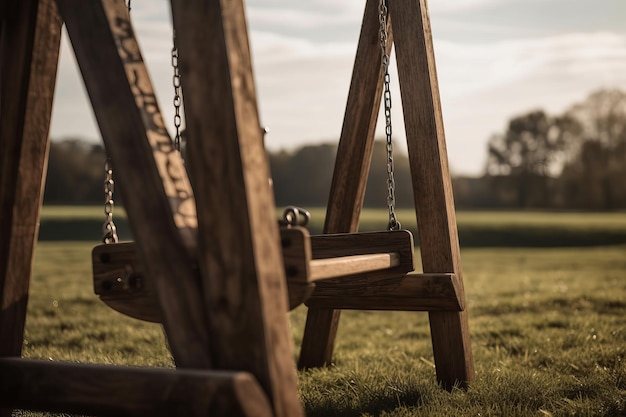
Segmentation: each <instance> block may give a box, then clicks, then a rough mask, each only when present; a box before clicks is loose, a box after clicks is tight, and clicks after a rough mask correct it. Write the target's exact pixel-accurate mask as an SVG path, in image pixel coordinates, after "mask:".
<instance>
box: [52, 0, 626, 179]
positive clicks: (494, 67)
mask: <svg viewBox="0 0 626 417" xmlns="http://www.w3.org/2000/svg"><path fill="white" fill-rule="evenodd" d="M246 4H247V14H248V23H249V25H250V38H251V45H252V53H253V65H254V67H255V76H256V82H257V90H258V96H259V109H260V113H261V120H262V122H263V124H264V125H266V126H268V127H269V128H270V134H269V135H268V137H267V138H266V142H267V146H268V147H269V148H270V149H272V150H276V149H283V148H284V149H293V148H295V147H298V146H300V145H302V144H306V143H315V142H320V141H324V142H329V141H337V139H338V137H339V133H340V131H341V124H342V120H343V113H344V110H345V102H346V98H347V94H348V87H349V84H350V76H351V72H352V64H353V60H354V54H355V51H356V44H357V40H358V35H359V27H360V24H361V19H362V15H363V8H364V0H265V1H264V0H249V1H247V3H246ZM429 8H430V15H431V22H432V30H433V36H434V46H435V54H436V61H437V71H438V76H439V85H440V91H441V99H442V108H443V117H444V123H445V130H446V138H447V144H448V146H447V147H448V154H449V159H450V165H451V168H452V170H453V172H454V173H459V174H473V175H477V174H480V173H481V172H482V169H483V166H484V163H485V154H486V150H485V149H486V148H485V145H486V142H487V140H488V139H489V137H490V135H492V134H494V133H497V132H501V131H503V130H504V129H505V127H506V123H507V121H508V120H509V118H511V117H512V116H515V115H519V114H524V113H526V112H528V111H531V110H534V109H538V108H541V109H545V110H546V111H548V112H550V113H552V114H558V113H560V112H562V111H564V110H565V109H567V108H568V107H569V106H570V105H572V104H574V103H576V102H579V101H581V100H583V99H584V98H585V97H586V96H587V95H588V94H589V93H590V92H591V91H594V90H597V89H600V88H620V89H624V90H626V29H625V28H626V24H625V23H624V22H626V1H624V0H593V1H589V0H584V1H583V0H431V1H430V2H429ZM131 18H132V21H133V24H134V26H135V30H136V32H137V36H138V37H139V41H140V44H141V47H142V52H143V55H144V59H145V60H146V62H147V65H148V68H149V71H150V74H151V76H152V80H153V83H154V85H155V88H156V89H157V94H158V96H159V99H160V103H161V110H162V112H163V114H164V116H165V118H166V119H167V120H168V121H169V125H170V126H172V125H173V123H172V122H171V119H172V117H173V112H174V111H173V108H172V104H171V103H172V96H173V92H172V87H171V85H172V83H171V78H172V69H171V67H170V51H171V45H172V40H171V23H170V10H169V2H167V1H166V0H132V13H131ZM60 61H61V62H60V66H59V73H58V81H57V90H56V97H55V104H54V109H53V119H52V128H51V136H52V137H53V138H55V139H60V138H64V137H84V138H87V139H90V140H94V141H97V140H100V139H99V132H98V129H97V125H96V123H95V119H94V117H93V112H92V110H91V107H90V106H89V104H88V101H87V98H86V96H85V93H84V86H83V83H82V80H81V79H80V77H79V75H78V72H77V69H76V63H75V59H74V54H73V53H72V51H71V48H70V47H69V42H68V41H67V39H64V41H63V44H62V50H61V59H60ZM393 70H394V71H393V73H392V83H394V88H393V90H392V94H393V96H394V97H395V99H394V101H393V103H394V108H393V123H394V134H395V141H396V143H397V146H398V147H400V148H404V149H406V145H405V136H404V127H403V125H402V113H401V111H402V110H401V103H400V94H399V91H398V90H397V77H395V74H394V73H395V67H394V68H393ZM379 125H381V123H379ZM379 132H381V134H380V136H381V137H382V130H380V129H379Z"/></svg>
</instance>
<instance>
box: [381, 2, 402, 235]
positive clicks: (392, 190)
mask: <svg viewBox="0 0 626 417" xmlns="http://www.w3.org/2000/svg"><path fill="white" fill-rule="evenodd" d="M388 16H389V11H388V9H387V2H386V0H380V4H379V7H378V21H379V23H380V49H381V65H382V72H383V74H384V78H383V83H384V93H383V102H384V108H385V137H386V139H387V208H388V209H389V224H388V226H387V229H388V230H400V227H401V225H400V222H399V221H398V219H397V218H396V209H395V206H396V181H395V179H394V175H393V168H394V167H393V165H394V164H393V140H392V138H391V134H392V128H391V88H390V84H391V79H390V76H389V54H388V53H387V43H388V35H387V18H388Z"/></svg>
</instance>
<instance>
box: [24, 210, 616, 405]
mask: <svg viewBox="0 0 626 417" xmlns="http://www.w3.org/2000/svg"><path fill="white" fill-rule="evenodd" d="M61 214H62V213H61ZM374 214H376V215H377V216H378V214H379V213H374ZM57 215H60V214H57ZM365 215H366V216H367V215H369V213H365ZM498 216H501V217H498ZM507 216H508V217H507ZM550 216H551V214H544V213H537V214H534V213H524V214H522V215H520V216H519V217H516V216H515V214H513V213H498V214H493V213H460V214H459V224H460V226H459V227H461V224H463V223H464V222H466V223H465V224H468V225H469V224H471V223H472V222H476V223H478V224H482V226H481V228H483V227H484V225H485V224H486V225H491V226H492V227H494V228H495V229H496V230H497V229H499V228H500V229H506V228H510V227H515V226H514V224H515V223H516V222H518V223H521V224H525V225H526V226H525V227H529V226H528V224H529V223H533V222H535V223H537V224H538V225H537V226H536V227H537V228H541V227H542V224H543V225H545V227H547V228H549V227H556V226H554V224H555V223H554V222H556V223H559V222H560V223H559V224H558V225H557V226H558V227H560V228H561V229H562V230H575V229H577V228H578V230H582V231H581V232H578V233H580V234H584V233H585V231H586V232H587V233H591V234H598V233H600V234H601V233H603V231H606V230H613V228H616V229H620V230H624V229H626V220H624V217H625V215H624V214H623V213H622V214H619V213H618V214H612V215H611V216H614V217H611V216H608V217H607V216H606V215H599V214H598V215H597V214H592V215H584V214H571V215H570V214H568V216H571V217H569V219H570V220H569V221H568V220H567V219H566V217H567V216H564V215H562V214H561V215H556V217H552V218H551V219H552V220H554V222H553V223H550V222H549V218H550ZM573 219H575V220H573ZM499 222H500V223H499ZM545 222H548V223H545ZM498 224H500V226H498ZM91 246H92V245H91V244H90V243H87V242H52V241H50V242H41V243H40V244H39V245H38V248H37V252H36V262H35V273H34V276H33V280H32V284H31V297H30V302H29V311H28V320H27V328H26V342H25V346H24V355H25V356H27V357H32V358H41V359H46V360H70V361H79V362H93V363H106V364H133V365H141V366H166V367H169V366H172V359H171V357H170V355H169V353H168V351H167V349H166V347H165V342H164V338H163V335H162V333H161V329H160V327H159V326H156V325H152V324H148V323H142V322H138V321H135V320H132V319H128V318H126V317H124V316H122V315H120V314H118V313H115V312H114V311H112V310H109V309H108V307H106V306H104V305H103V304H102V303H100V302H99V300H98V299H97V297H96V296H95V295H93V292H92V288H91V284H92V281H91V266H90V254H89V251H90V248H91ZM462 262H463V269H464V275H465V285H466V291H467V298H468V309H469V316H470V332H471V338H472V348H473V353H474V359H475V367H476V381H475V382H474V383H473V384H472V385H471V386H470V388H469V390H468V391H467V392H465V391H460V390H455V391H453V392H451V393H449V392H447V391H444V390H441V389H439V387H438V386H437V384H436V381H435V372H434V368H433V357H432V349H431V344H430V335H429V326H428V316H427V314H426V313H406V312H361V311H346V312H344V313H342V321H341V324H340V327H339V335H338V338H337V345H336V349H335V358H334V365H333V366H332V367H330V368H328V369H321V370H311V371H307V372H301V373H299V387H300V395H301V398H302V401H303V403H304V406H305V409H306V412H307V415H308V416H362V415H372V416H624V415H626V364H625V362H626V245H611V246H595V247H561V248H523V247H516V248H515V247H514V248H511V247H501V248H496V247H488V248H474V247H470V248H466V247H463V249H462ZM305 316H306V309H305V308H304V307H301V308H298V309H296V310H295V311H293V312H291V313H290V319H291V323H292V332H293V340H294V344H295V346H296V349H295V350H296V355H297V352H298V347H299V344H300V343H301V337H302V331H303V327H304V320H305ZM18 414H19V415H21V413H18ZM24 414H28V413H24Z"/></svg>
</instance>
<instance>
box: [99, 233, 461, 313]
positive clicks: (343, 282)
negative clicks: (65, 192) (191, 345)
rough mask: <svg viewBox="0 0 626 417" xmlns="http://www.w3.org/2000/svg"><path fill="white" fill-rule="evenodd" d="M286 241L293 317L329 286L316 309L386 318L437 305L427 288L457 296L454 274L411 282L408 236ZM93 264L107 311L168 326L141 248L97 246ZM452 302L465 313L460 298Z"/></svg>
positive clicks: (291, 236)
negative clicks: (365, 311)
mask: <svg viewBox="0 0 626 417" xmlns="http://www.w3.org/2000/svg"><path fill="white" fill-rule="evenodd" d="M280 239H281V247H282V251H283V261H284V267H285V276H286V279H287V288H288V293H289V306H290V309H293V308H295V307H297V306H298V305H300V304H302V303H303V302H305V301H306V300H308V299H309V298H311V295H312V294H313V292H314V290H315V288H316V284H322V282H323V281H328V283H327V285H319V286H318V288H319V291H320V296H319V297H317V296H316V297H312V298H311V299H310V302H311V305H315V306H320V305H333V306H336V305H337V302H339V304H341V305H342V306H343V307H342V308H359V307H358V306H359V305H361V304H362V303H363V302H367V303H371V302H372V301H374V300H372V298H374V299H378V300H379V302H378V304H379V305H378V306H376V303H374V306H375V307H376V309H382V310H385V309H393V308H397V306H398V302H401V300H402V299H405V298H406V297H407V296H408V297H409V299H410V300H412V301H410V302H409V303H412V304H414V305H415V300H416V293H417V292H419V293H420V296H419V297H418V298H420V299H427V298H428V297H430V295H426V297H424V295H423V293H424V288H423V287H424V283H426V284H427V286H428V287H430V288H436V287H437V285H439V286H441V285H442V283H443V286H444V287H446V288H449V289H452V290H453V285H452V282H453V281H454V280H453V279H452V277H453V275H452V274H429V275H420V277H421V278H422V279H421V280H420V281H421V282H422V284H419V285H418V286H417V287H419V288H417V287H416V286H415V282H416V280H415V279H413V280H411V279H407V277H410V276H407V273H408V272H411V271H413V270H414V263H413V236H412V234H411V233H410V232H409V231H406V230H399V231H385V232H368V233H345V234H324V235H316V236H311V235H309V232H308V231H307V230H306V229H305V228H302V227H288V228H281V231H280ZM92 261H93V279H94V291H95V293H96V294H98V295H99V297H100V299H101V300H102V301H103V302H104V303H106V304H107V305H108V306H109V307H111V308H113V309H114V310H116V311H119V312H121V313H123V314H126V315H128V316H130V317H134V318H137V319H141V320H146V321H152V322H161V313H160V308H159V303H158V300H157V295H156V286H155V283H154V282H153V281H151V280H150V278H149V277H148V276H146V275H145V274H144V271H143V267H142V265H141V262H140V261H139V259H138V258H137V251H136V247H135V243H134V242H129V243H118V244H110V245H104V244H103V245H98V246H96V247H95V248H94V249H93V251H92ZM412 276H413V277H414V278H415V275H412ZM431 281H433V282H431ZM435 281H436V282H438V283H439V284H435ZM446 283H447V284H446ZM338 287H339V288H342V287H345V289H346V291H347V292H346V293H343V291H342V290H341V289H339V290H337V288H338ZM430 292H432V291H429V293H430ZM439 292H440V293H443V292H445V291H442V290H439ZM448 292H450V291H448ZM350 294H352V295H350ZM451 294H452V295H453V298H454V300H455V302H454V304H455V305H456V306H459V303H458V297H456V295H455V294H456V291H452V292H451ZM387 298H388V300H387ZM359 299H360V300H361V301H358V300H359ZM365 299H370V300H369V301H365ZM381 302H382V304H381ZM436 302H437V301H434V302H433V304H434V303H436ZM307 304H308V303H307ZM422 305H423V303H420V305H416V306H415V307H414V308H411V309H413V310H421V309H423V308H416V307H421V306H422ZM334 308H337V307H334ZM370 308H371V306H370Z"/></svg>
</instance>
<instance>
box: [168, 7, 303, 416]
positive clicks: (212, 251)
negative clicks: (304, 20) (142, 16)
mask: <svg viewBox="0 0 626 417" xmlns="http://www.w3.org/2000/svg"><path fill="white" fill-rule="evenodd" d="M172 15H173V20H174V28H175V31H176V41H177V45H178V49H179V52H180V69H181V74H182V86H183V93H184V96H185V118H186V131H187V138H188V142H187V155H188V156H189V157H188V162H189V170H190V172H191V178H192V181H193V186H194V190H195V192H196V204H197V209H198V223H199V229H200V231H201V233H200V235H199V241H198V255H199V256H198V259H199V267H200V271H201V275H202V283H201V287H202V296H203V297H204V304H205V314H206V322H207V324H208V329H209V333H210V334H211V336H212V338H211V352H212V358H213V359H214V364H215V367H216V368H217V369H242V370H245V371H248V372H250V373H252V374H253V375H254V376H255V377H256V378H257V380H258V381H259V384H260V385H261V386H262V387H263V389H264V390H265V392H266V394H267V396H268V398H269V399H270V402H271V403H272V407H273V409H274V413H275V414H276V415H277V416H299V415H303V410H302V406H301V404H300V402H299V399H298V395H297V386H296V372H295V366H294V363H293V352H292V351H293V346H292V340H291V333H290V331H289V324H288V317H287V315H286V314H285V311H287V302H288V299H287V288H286V282H285V272H284V267H283V262H282V257H281V251H280V243H279V242H280V240H279V234H278V225H277V223H276V219H275V217H274V216H275V205H274V200H273V195H272V190H271V188H270V184H269V181H268V179H269V177H270V173H269V164H268V160H267V156H266V153H265V149H264V147H263V137H262V133H261V127H260V123H259V116H258V110H257V101H256V91H255V84H254V77H253V71H252V63H251V58H250V49H249V45H248V31H247V27H246V19H245V11H244V4H243V1H242V0H214V1H202V0H180V1H173V2H172ZM207 115H208V117H207ZM207 161H210V163H207Z"/></svg>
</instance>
